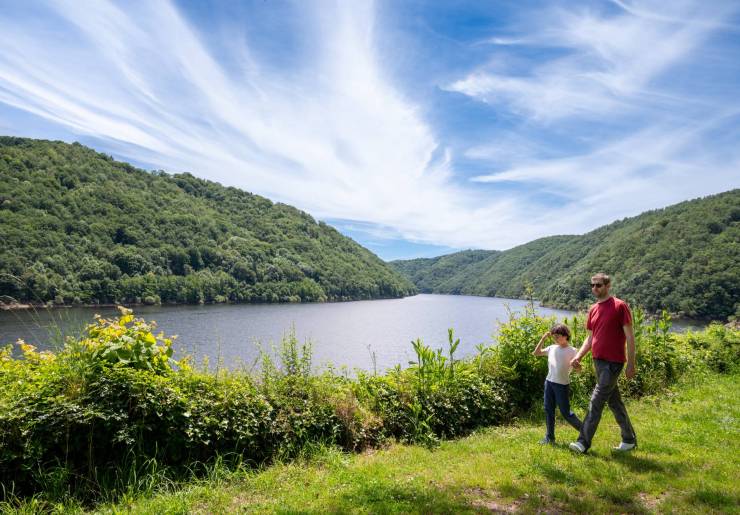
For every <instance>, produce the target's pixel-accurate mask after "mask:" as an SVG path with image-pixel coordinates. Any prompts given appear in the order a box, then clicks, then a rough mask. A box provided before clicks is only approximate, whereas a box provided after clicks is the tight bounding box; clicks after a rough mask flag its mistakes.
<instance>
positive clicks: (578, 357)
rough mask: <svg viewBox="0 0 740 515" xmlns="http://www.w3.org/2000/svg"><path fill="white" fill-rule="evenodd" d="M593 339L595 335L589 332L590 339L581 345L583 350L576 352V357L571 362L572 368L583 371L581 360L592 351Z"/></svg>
mask: <svg viewBox="0 0 740 515" xmlns="http://www.w3.org/2000/svg"><path fill="white" fill-rule="evenodd" d="M591 338H593V334H591V331H589V332H588V337H587V338H586V339H585V340H583V345H581V348H580V349H578V352H576V357H575V358H573V359H572V360H570V366H571V367H573V369H574V370H580V369H581V359H582V358H583V356H585V355H586V354H588V351H590V350H591Z"/></svg>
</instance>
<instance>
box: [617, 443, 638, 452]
mask: <svg viewBox="0 0 740 515" xmlns="http://www.w3.org/2000/svg"><path fill="white" fill-rule="evenodd" d="M636 447H637V444H636V443H624V442H621V443H620V444H619V445H617V446H616V447H614V450H615V451H619V452H629V451H631V450H633V449H635V448H636Z"/></svg>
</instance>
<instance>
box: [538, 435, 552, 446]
mask: <svg viewBox="0 0 740 515" xmlns="http://www.w3.org/2000/svg"><path fill="white" fill-rule="evenodd" d="M540 445H555V439H554V438H548V437H547V436H546V437H544V438H543V439H542V440H540Z"/></svg>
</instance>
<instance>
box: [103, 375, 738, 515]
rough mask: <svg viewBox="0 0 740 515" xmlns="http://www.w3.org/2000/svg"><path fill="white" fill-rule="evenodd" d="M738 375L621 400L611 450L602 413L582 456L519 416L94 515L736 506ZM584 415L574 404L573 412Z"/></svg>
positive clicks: (568, 434)
mask: <svg viewBox="0 0 740 515" xmlns="http://www.w3.org/2000/svg"><path fill="white" fill-rule="evenodd" d="M737 387H738V376H736V375H734V376H732V375H731V376H718V375H710V376H702V377H701V378H696V377H695V378H693V380H692V383H691V384H687V383H684V384H681V385H679V386H677V387H676V388H675V389H674V390H673V391H671V392H667V393H663V394H661V395H659V396H656V397H648V398H644V399H642V400H640V401H632V402H630V403H628V410H629V412H630V416H631V418H632V421H633V423H634V425H635V428H636V430H637V432H638V436H639V438H640V446H639V448H638V450H637V451H635V452H633V453H631V454H624V455H623V454H617V453H615V452H613V451H611V446H612V445H615V444H616V443H618V439H619V429H618V427H617V425H616V423H615V422H614V419H613V417H612V416H611V414H609V413H605V415H604V418H603V420H602V423H601V425H600V427H599V430H598V432H597V434H596V438H595V440H594V446H593V447H592V449H591V451H590V453H589V454H588V455H586V456H582V455H574V454H573V453H571V452H570V451H569V450H568V449H567V447H566V444H567V442H568V441H570V439H572V438H574V437H575V436H576V433H575V431H574V430H572V429H571V428H570V427H568V426H567V425H565V424H564V423H563V422H562V419H560V418H559V417H560V416H559V415H558V422H557V423H558V425H557V428H556V435H557V436H558V437H559V439H560V442H559V443H558V444H557V445H555V446H552V447H551V446H541V445H539V444H538V443H537V441H538V439H539V438H540V437H541V436H542V432H543V430H544V423H543V422H542V421H541V420H539V419H536V420H532V421H522V422H520V423H518V424H516V425H514V426H508V427H496V428H490V429H486V430H483V431H481V432H479V433H477V434H475V435H472V436H470V437H467V438H464V439H461V440H456V441H448V442H443V443H442V445H441V446H440V447H439V448H437V449H434V450H427V449H425V448H422V447H418V446H403V445H392V446H391V447H389V448H387V449H385V450H382V451H378V452H373V453H369V454H364V455H359V456H348V455H345V454H341V453H338V452H336V451H323V452H318V453H317V454H316V455H315V456H314V457H312V458H311V459H309V460H307V461H305V462H303V463H301V462H296V463H291V464H285V465H276V466H272V467H270V468H268V469H266V470H264V471H262V472H258V473H254V472H249V473H244V472H242V473H236V474H230V473H225V474H224V475H219V474H218V473H214V474H213V478H211V479H210V480H206V481H203V482H199V483H192V484H191V485H189V486H187V487H185V488H181V489H176V490H174V491H172V492H169V493H160V494H156V495H154V496H153V497H149V498H139V499H131V500H130V501H129V502H125V503H122V504H118V505H115V506H107V507H101V509H100V512H102V513H122V512H127V513H128V512H129V510H130V512H131V513H193V512H198V513H235V512H248V513H293V512H300V513H327V512H331V513H490V512H496V513H498V512H501V513H507V512H513V511H516V512H523V513H541V512H543V511H545V512H554V513H656V512H662V513H707V512H714V513H738V512H740V510H739V509H738V506H739V505H740V504H739V503H740V487H738V483H737V481H736V476H737V471H738V470H739V469H740V458H739V457H740V427H738V420H740V402H739V399H738V396H737V395H736V391H737ZM579 413H580V411H579Z"/></svg>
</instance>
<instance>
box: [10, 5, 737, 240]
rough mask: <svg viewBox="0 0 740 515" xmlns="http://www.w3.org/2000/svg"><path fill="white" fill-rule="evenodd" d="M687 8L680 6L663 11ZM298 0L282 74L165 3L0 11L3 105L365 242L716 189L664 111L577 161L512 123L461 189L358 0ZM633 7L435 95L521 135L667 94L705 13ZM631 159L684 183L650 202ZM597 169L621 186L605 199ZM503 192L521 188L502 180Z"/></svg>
mask: <svg viewBox="0 0 740 515" xmlns="http://www.w3.org/2000/svg"><path fill="white" fill-rule="evenodd" d="M124 5H125V7H124ZM687 5H688V4H687ZM692 6H693V4H691V5H688V7H686V6H683V7H681V6H679V7H681V8H682V9H683V11H680V10H677V11H676V13H677V14H676V16H677V18H678V19H682V16H687V13H693V12H694V11H693V10H692V9H693V7H692ZM295 8H296V9H297V10H298V11H299V12H298V13H296V16H297V17H298V18H299V19H302V20H304V22H305V24H304V26H303V29H302V30H305V32H306V34H304V35H303V36H305V37H303V38H302V39H301V41H303V42H304V43H305V42H306V41H310V42H311V43H309V44H307V45H306V46H305V47H303V48H300V49H296V51H300V52H301V65H300V66H296V67H293V68H291V67H284V68H279V67H276V66H271V62H270V59H271V56H270V55H266V54H263V53H260V52H259V51H257V50H256V49H255V48H252V47H251V46H250V33H249V26H247V27H246V29H244V28H243V27H236V26H231V27H227V29H228V30H227V33H228V34H231V35H233V36H234V37H233V40H232V41H230V44H229V46H224V47H221V46H216V42H214V40H210V39H206V38H205V37H204V36H202V35H201V33H200V32H197V31H196V30H195V29H194V28H193V27H192V26H191V24H190V23H189V22H188V21H187V20H186V19H185V18H184V16H183V15H182V13H181V12H179V11H178V10H177V9H176V8H175V7H174V5H172V4H170V3H167V2H144V3H131V4H116V3H113V2H108V1H104V0H99V1H96V2H83V3H80V2H71V1H70V2H64V1H62V0H50V1H49V3H48V4H46V8H45V9H42V10H43V11H44V14H45V15H44V16H43V17H37V18H25V19H19V18H15V17H13V16H12V15H10V14H6V15H3V13H1V12H0V33H3V35H4V38H3V43H2V45H3V49H2V50H3V51H2V52H0V102H3V103H5V104H8V105H11V106H13V107H15V108H17V109H20V110H24V111H27V112H30V113H33V114H34V115H36V116H39V117H42V118H45V119H47V120H49V121H51V122H53V123H55V124H59V125H63V126H66V127H68V128H70V129H71V130H73V131H74V132H76V133H78V134H84V135H91V136H94V137H96V138H99V139H101V140H104V141H106V142H107V144H108V145H109V147H110V148H115V149H116V151H117V153H118V154H120V155H124V156H127V157H128V158H130V159H133V160H137V161H140V162H148V163H152V164H153V165H154V166H157V167H159V168H163V169H166V170H168V171H191V172H193V173H195V174H196V175H199V176H202V177H205V178H209V179H212V180H217V181H219V182H222V183H224V184H228V185H234V186H238V187H241V188H244V189H246V190H249V191H253V192H256V193H259V194H262V195H265V196H267V197H269V198H271V199H273V200H279V201H282V202H286V203H289V204H292V205H295V206H297V207H299V208H301V209H305V210H307V211H309V212H310V213H311V214H313V215H314V216H316V217H318V218H325V219H341V220H346V221H351V220H355V221H358V222H362V223H360V224H359V225H358V226H357V230H358V231H363V230H364V231H365V232H368V233H369V234H370V235H371V236H373V237H378V238H381V237H386V238H388V239H396V238H399V237H400V238H404V239H407V240H411V241H417V242H427V243H435V244H440V245H447V246H450V247H459V248H462V247H484V248H507V247H510V246H512V245H515V244H519V243H524V242H526V241H529V240H531V239H534V238H536V237H540V236H545V235H548V234H552V233H554V232H559V233H562V232H569V233H573V232H581V231H583V230H585V229H588V228H591V227H594V226H595V225H596V222H599V223H606V222H609V221H611V220H612V219H613V217H615V216H625V215H628V214H636V213H637V212H638V209H640V210H641V209H644V208H649V207H655V206H656V203H658V204H657V205H661V204H665V203H669V202H672V201H678V200H682V199H684V198H687V196H695V195H698V194H701V192H707V193H710V192H714V191H719V190H721V189H726V188H723V187H722V185H721V184H719V183H720V182H721V181H722V177H723V176H722V175H720V172H719V171H717V174H716V180H706V178H705V179H704V180H703V182H702V183H701V184H698V182H700V181H697V179H696V177H694V176H692V174H694V173H695V172H696V171H697V170H699V169H700V168H701V167H702V166H704V165H705V164H706V163H710V162H714V161H712V160H713V159H715V156H714V154H712V152H711V151H710V152H708V154H707V155H704V156H703V157H702V159H700V158H699V155H698V154H697V153H696V152H693V154H692V155H694V158H693V159H689V160H688V161H682V159H681V153H682V152H683V153H685V152H690V151H691V149H692V146H694V145H696V144H698V143H699V142H700V136H701V134H702V133H701V131H699V132H691V131H689V133H687V134H684V133H682V132H681V130H677V129H676V128H675V125H671V124H668V123H663V122H661V124H657V125H656V127H654V128H652V129H650V128H648V129H644V130H643V131H641V132H639V133H637V134H635V135H633V136H631V137H630V136H624V137H622V138H621V140H620V142H618V143H611V144H604V145H601V146H599V147H598V148H596V149H592V150H590V151H584V152H583V153H582V154H583V155H581V156H571V157H568V158H559V159H549V160H548V159H545V158H544V157H543V153H542V152H541V151H538V145H539V144H538V143H537V142H536V141H535V140H534V139H532V138H530V137H528V135H527V134H526V133H517V134H508V135H507V134H503V135H502V137H501V138H500V139H499V140H497V141H494V142H492V143H491V144H488V145H480V144H478V145H475V146H473V147H471V148H470V149H468V150H467V151H465V152H464V156H465V157H467V158H469V159H478V160H484V161H486V160H487V161H490V162H491V163H496V164H498V165H499V167H500V166H502V165H505V166H507V169H506V170H505V171H504V172H501V173H499V174H485V175H479V176H478V177H477V178H476V180H475V181H473V182H468V183H467V184H465V183H464V181H461V180H460V179H459V177H457V174H458V173H459V170H457V169H456V168H455V155H453V153H452V151H451V150H450V149H448V148H446V147H445V144H444V142H442V141H440V140H439V136H438V135H437V134H438V131H435V128H433V127H431V126H430V125H429V124H428V123H427V122H426V121H425V119H424V117H423V116H422V114H421V113H422V112H421V108H422V106H421V104H420V102H421V101H422V100H421V99H409V98H407V97H405V96H404V95H403V94H401V93H400V91H399V90H398V89H397V88H396V87H394V82H393V79H394V78H392V77H387V76H386V75H385V70H384V66H383V57H384V56H380V55H378V52H377V50H376V42H377V39H378V38H379V37H382V36H383V34H382V26H380V22H379V21H378V20H376V19H375V15H376V12H375V8H374V5H373V3H371V2H352V3H347V2H342V1H336V2H317V3H297V4H296V5H295ZM643 10H644V9H643ZM643 10H640V9H637V10H636V8H635V7H634V6H631V5H626V4H625V7H624V9H623V13H622V14H620V15H618V16H617V17H613V18H603V17H598V16H596V15H594V14H592V13H589V12H580V13H575V14H574V13H566V12H559V13H557V16H556V17H555V18H553V19H554V20H556V22H557V23H555V24H554V25H552V26H549V27H547V28H546V30H539V29H540V28H538V27H531V31H530V32H528V33H526V34H522V35H521V37H520V36H518V35H516V36H507V37H505V38H504V37H497V36H494V37H492V38H491V39H490V40H489V41H488V43H492V45H491V48H492V55H491V56H490V57H491V61H489V62H496V63H499V65H500V63H501V62H505V60H504V61H501V60H496V59H495V57H496V55H497V54H496V53H497V52H501V51H502V50H501V49H502V48H503V49H504V50H503V51H509V50H512V49H514V48H515V47H518V46H522V45H527V46H532V45H537V44H540V45H545V46H548V47H556V48H564V49H566V50H567V51H568V54H567V55H565V56H561V57H558V58H555V59H552V60H549V61H540V62H539V63H538V64H536V66H535V67H534V69H533V71H532V73H531V75H521V74H518V75H512V74H511V73H510V70H506V69H504V68H501V69H500V70H498V71H497V73H493V72H492V71H491V69H490V68H488V67H481V68H479V69H476V70H474V71H473V72H471V73H470V74H469V75H468V76H467V77H463V78H461V79H460V80H458V81H456V82H455V83H454V84H452V85H451V86H450V87H449V89H450V90H453V91H458V92H462V93H465V94H466V95H469V96H471V97H473V98H476V99H479V100H482V101H484V102H488V103H493V104H496V105H499V106H501V108H502V109H506V110H510V111H513V112H516V113H519V114H523V115H525V117H527V118H531V119H533V120H534V121H535V122H534V123H535V126H536V125H537V123H540V122H546V123H544V125H552V124H555V123H558V121H559V120H561V119H566V118H569V117H574V116H584V117H591V116H593V115H594V114H598V115H599V116H603V115H604V114H605V113H610V114H612V115H613V114H614V113H618V112H619V111H620V110H623V109H627V108H629V109H632V110H636V109H638V108H643V107H644V105H645V100H644V99H645V98H646V96H648V95H649V96H650V98H651V101H654V98H655V97H656V96H660V98H661V102H673V103H677V102H679V101H681V102H683V100H684V99H683V98H682V97H676V98H674V97H671V96H670V95H667V94H666V92H663V91H655V90H653V89H651V87H652V81H653V80H654V79H655V78H656V77H658V76H659V75H660V74H662V73H663V72H664V71H665V70H667V69H668V68H670V67H671V66H673V65H675V64H676V63H679V62H681V61H682V60H683V59H685V58H686V56H688V55H690V54H691V52H692V51H694V50H695V49H696V47H697V45H699V44H700V43H701V42H702V41H703V39H704V38H705V37H706V36H707V34H709V32H710V31H711V30H712V27H714V26H715V25H716V24H717V23H719V19H720V16H719V14H711V13H710V14H709V15H705V14H702V16H701V17H700V19H699V18H696V20H698V21H697V22H696V23H690V22H686V23H683V22H676V21H674V20H668V21H666V20H663V19H653V18H651V17H649V16H646V15H644V14H643ZM632 11H635V12H637V11H639V13H638V14H635V13H634V12H632ZM707 11H711V9H708V10H707ZM247 22H249V20H247ZM699 22H700V23H699ZM543 38H544V39H543ZM477 46H478V48H480V45H477ZM644 48H650V49H651V51H650V52H645V51H644V50H643V49H644ZM512 51H513V50H512ZM224 54H227V56H228V57H229V59H226V60H224V59H223V55H224ZM216 55H218V56H220V57H221V59H217V58H216V57H215V56H216ZM226 62H228V63H229V65H226V64H225V63H226ZM234 63H236V66H237V67H236V68H235V67H234ZM497 66H498V65H497ZM666 99H668V100H666ZM5 125H11V124H5ZM525 125H526V124H525ZM682 135H683V137H684V139H683V140H680V137H682ZM636 156H637V157H636ZM726 157H728V158H727V159H725V160H724V161H722V163H720V164H721V165H722V166H720V167H719V168H718V170H720V169H725V168H726V167H727V166H729V164H730V163H733V162H735V163H737V161H733V159H736V158H737V153H730V155H729V156H726ZM647 169H651V170H653V172H652V173H653V174H654V175H655V176H657V177H661V180H664V179H665V174H668V173H669V171H670V173H678V174H679V175H680V177H681V178H682V180H683V179H685V180H686V181H687V182H686V184H687V186H685V187H677V186H675V185H672V186H671V188H668V189H666V190H665V191H664V192H662V193H659V194H653V197H652V199H653V200H654V202H653V203H652V204H651V203H650V202H649V199H648V197H646V196H645V195H642V196H640V195H636V191H637V190H638V189H639V188H646V189H647V190H653V189H655V188H656V185H657V184H659V182H658V181H657V180H653V181H651V180H650V179H649V178H643V177H642V176H640V174H641V173H642V172H644V171H645V170H647ZM594 170H599V171H601V174H599V175H597V174H596V173H595V172H594ZM656 170H658V171H657V172H656ZM676 170H677V171H676ZM661 174H662V175H661ZM681 174H683V175H681ZM710 175H711V174H710ZM605 177H606V178H607V182H610V183H615V184H614V185H613V189H612V191H616V192H619V193H620V194H622V195H623V196H624V197H625V199H624V201H623V202H622V203H621V204H619V205H617V206H614V207H610V208H609V209H604V202H605V201H604V198H603V183H604V181H605ZM672 177H675V176H672ZM712 177H715V176H712ZM724 177H726V176H724ZM505 184H516V185H525V186H526V189H522V188H520V189H514V190H509V189H506V188H499V186H503V185H505ZM561 191H566V192H567V193H568V194H567V195H565V199H566V200H565V201H564V202H563V204H562V205H557V206H552V205H551V203H549V202H548V201H547V197H546V196H547V195H549V194H551V193H553V192H561ZM543 194H544V195H545V197H541V196H538V195H543ZM636 197H639V198H636ZM543 206H549V207H547V208H546V209H544V208H543ZM610 217H612V218H610ZM368 224H371V226H372V227H373V228H371V229H367V227H368ZM363 228H364V229H363Z"/></svg>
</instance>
